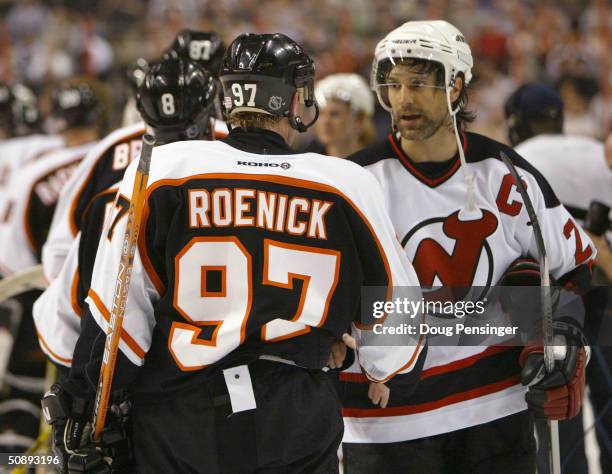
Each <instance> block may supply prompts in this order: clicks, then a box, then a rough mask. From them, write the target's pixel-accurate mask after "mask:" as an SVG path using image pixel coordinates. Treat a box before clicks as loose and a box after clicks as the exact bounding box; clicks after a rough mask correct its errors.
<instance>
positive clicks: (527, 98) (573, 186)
mask: <svg viewBox="0 0 612 474" xmlns="http://www.w3.org/2000/svg"><path fill="white" fill-rule="evenodd" d="M505 113H506V121H507V123H508V137H509V139H510V143H511V144H512V145H513V146H515V147H516V150H517V152H519V153H520V154H521V156H523V157H524V158H525V159H526V160H527V161H529V163H530V164H532V165H533V166H535V167H536V168H537V170H538V171H540V172H541V173H542V174H543V175H544V176H545V177H546V179H547V180H548V181H549V182H550V184H551V185H552V187H553V189H554V190H555V193H556V194H557V196H558V197H559V199H560V200H561V202H562V203H563V205H564V206H565V207H566V209H567V210H568V211H570V213H571V214H572V215H573V216H574V217H575V218H576V219H580V220H581V221H582V220H583V219H584V218H585V216H586V214H587V210H588V209H589V205H590V203H591V201H600V202H602V203H604V204H606V205H607V206H608V207H612V172H611V171H610V169H609V168H608V166H607V164H606V160H605V158H604V145H603V143H602V142H600V141H598V140H595V139H593V138H590V137H584V136H578V135H564V134H563V100H562V99H561V96H560V95H559V93H558V92H557V91H555V90H554V89H553V88H551V87H548V86H545V85H543V84H525V85H523V86H521V87H519V88H518V89H517V90H516V91H515V92H514V93H513V94H512V95H511V96H510V98H509V99H508V101H507V102H506V106H505ZM610 217H611V218H612V213H611V214H610Z"/></svg>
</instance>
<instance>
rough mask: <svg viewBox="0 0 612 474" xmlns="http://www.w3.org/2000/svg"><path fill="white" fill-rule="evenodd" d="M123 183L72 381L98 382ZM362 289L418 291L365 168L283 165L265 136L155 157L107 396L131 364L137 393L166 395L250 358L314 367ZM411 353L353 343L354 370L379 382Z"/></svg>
mask: <svg viewBox="0 0 612 474" xmlns="http://www.w3.org/2000/svg"><path fill="white" fill-rule="evenodd" d="M135 172H136V167H135V163H134V164H133V165H131V166H130V167H129V168H128V170H127V172H126V175H125V178H124V180H123V182H122V184H121V187H120V190H119V194H118V198H117V200H116V201H115V209H114V210H113V211H111V215H110V216H109V218H108V219H107V221H106V225H105V228H104V230H103V236H102V240H101V241H100V246H99V248H98V253H97V257H96V263H95V268H94V271H93V278H92V283H91V289H90V290H89V296H88V298H87V303H88V310H87V311H86V313H85V315H84V318H85V320H84V322H83V325H82V327H83V333H82V334H81V337H80V338H79V341H78V343H77V346H76V350H75V353H74V361H73V379H75V380H78V379H79V378H80V377H82V375H83V370H86V371H88V372H89V376H88V377H85V382H84V383H85V384H87V382H86V380H97V375H96V374H97V372H98V370H99V366H100V361H101V356H102V352H103V342H104V338H101V337H99V335H100V332H101V331H106V329H107V326H108V320H109V316H110V308H112V305H113V293H114V290H115V281H116V277H117V270H118V265H119V260H120V252H121V248H122V243H123V240H122V239H123V234H124V231H125V226H126V222H127V214H126V212H125V211H124V207H125V203H127V202H129V200H130V198H131V192H132V186H133V182H134V177H135ZM122 203H123V204H122ZM364 285H368V286H378V287H381V286H382V287H387V288H388V289H389V294H391V292H392V291H393V286H394V285H395V286H413V287H418V282H417V279H416V275H415V273H414V271H413V269H412V266H411V265H410V263H409V262H408V260H407V259H406V257H405V255H404V253H403V252H402V250H401V247H400V245H399V242H398V241H397V239H396V236H395V233H394V231H393V228H392V225H391V222H390V220H389V217H388V216H387V214H386V212H385V210H384V198H383V194H382V191H381V189H380V187H379V185H378V184H377V182H376V180H375V179H374V177H373V176H372V175H371V174H369V173H368V172H367V171H365V170H363V169H362V168H360V167H359V166H357V165H355V164H353V163H350V162H347V161H344V160H341V159H337V158H332V157H324V156H321V155H317V154H313V153H305V154H294V153H293V152H292V151H291V150H290V148H289V147H288V146H287V145H286V144H285V142H284V141H283V140H282V139H281V138H280V136H278V135H276V134H275V133H272V132H267V131H257V132H245V131H242V130H240V129H237V130H234V131H232V132H231V133H230V134H229V136H228V137H227V138H226V139H224V140H220V141H213V142H204V141H190V142H177V143H173V144H169V145H164V146H161V147H157V148H155V149H154V151H153V155H152V161H151V170H150V177H149V184H148V188H147V191H146V201H145V208H144V210H143V216H142V224H141V233H140V236H139V245H138V251H137V253H136V256H135V259H134V267H133V269H132V277H131V285H130V288H129V296H128V300H127V307H126V313H125V318H124V321H123V328H122V333H121V342H120V345H119V348H120V358H119V363H118V366H117V373H116V375H117V377H116V379H115V381H114V382H113V386H114V387H118V386H121V385H122V384H124V383H128V381H131V380H133V378H134V373H135V372H134V369H135V368H136V367H139V369H138V371H137V372H136V373H137V377H138V385H137V388H136V389H137V390H139V391H145V392H157V391H163V390H170V389H172V388H177V387H179V386H182V385H183V384H186V383H189V382H190V381H193V380H196V379H197V380H199V379H200V377H202V376H206V375H207V374H210V373H211V372H212V371H214V370H216V369H219V368H224V367H229V366H232V365H238V364H241V363H245V361H247V362H248V361H249V360H253V359H254V358H256V357H259V356H261V355H272V356H277V357H280V358H282V359H286V360H290V361H293V362H294V363H296V364H298V365H301V366H305V367H309V368H322V367H323V366H324V365H325V364H326V362H327V358H328V355H329V351H330V346H331V343H332V342H333V341H334V340H337V339H339V338H340V337H341V335H342V333H344V332H345V331H347V330H348V329H349V327H350V326H351V323H353V322H355V321H356V320H357V319H358V318H359V307H360V291H361V288H362V286H364ZM355 333H356V334H358V333H359V331H355ZM92 346H93V350H92ZM422 348H423V345H422V341H416V340H412V339H409V338H408V339H407V340H406V345H404V346H402V347H388V346H363V347H361V348H360V350H359V351H358V352H359V361H360V363H361V365H362V366H363V367H364V370H365V371H366V372H367V373H368V375H369V376H370V377H371V378H372V379H373V380H387V379H389V378H390V377H392V376H393V375H395V374H396V373H407V372H410V371H411V370H413V369H414V368H415V367H416V366H417V360H418V359H419V355H420V354H421V353H422ZM95 388H96V387H93V386H91V385H89V386H88V387H87V389H88V390H90V391H93V390H95Z"/></svg>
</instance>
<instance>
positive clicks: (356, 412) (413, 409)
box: [342, 375, 520, 418]
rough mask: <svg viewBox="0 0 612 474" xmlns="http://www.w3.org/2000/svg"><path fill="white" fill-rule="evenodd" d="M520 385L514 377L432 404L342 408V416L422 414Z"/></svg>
mask: <svg viewBox="0 0 612 474" xmlns="http://www.w3.org/2000/svg"><path fill="white" fill-rule="evenodd" d="M519 383H520V376H518V375H514V376H512V377H510V378H507V379H505V380H502V381H500V382H495V383H492V384H489V385H485V386H483V387H478V388H474V389H472V390H467V391H465V392H460V393H455V394H453V395H449V396H448V397H444V398H441V399H440V400H434V401H432V402H427V403H420V404H418V405H405V406H399V407H391V408H343V409H342V416H344V417H355V418H373V417H386V416H402V415H414V414H415V413H423V412H427V411H431V410H436V409H438V408H442V407H445V406H448V405H453V404H455V403H459V402H465V401H467V400H473V399H474V398H479V397H483V396H485V395H490V394H491V393H495V392H500V391H502V390H504V389H506V388H509V387H512V386H513V385H517V384H519Z"/></svg>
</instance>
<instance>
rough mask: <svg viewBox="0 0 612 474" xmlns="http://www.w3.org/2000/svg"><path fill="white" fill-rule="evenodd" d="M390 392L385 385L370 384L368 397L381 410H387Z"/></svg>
mask: <svg viewBox="0 0 612 474" xmlns="http://www.w3.org/2000/svg"><path fill="white" fill-rule="evenodd" d="M390 392H391V391H390V390H389V387H387V386H386V385H385V384H384V383H375V382H370V387H369V388H368V397H369V398H370V400H371V401H372V403H373V404H374V405H378V406H379V407H381V408H387V403H389V394H390Z"/></svg>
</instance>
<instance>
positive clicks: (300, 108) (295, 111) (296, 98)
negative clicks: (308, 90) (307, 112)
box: [291, 89, 304, 117]
mask: <svg viewBox="0 0 612 474" xmlns="http://www.w3.org/2000/svg"><path fill="white" fill-rule="evenodd" d="M303 113H304V105H303V104H302V102H301V101H300V94H299V92H298V89H296V90H295V92H294V93H293V97H292V98H291V115H293V116H294V117H301V116H302V114H303Z"/></svg>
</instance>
